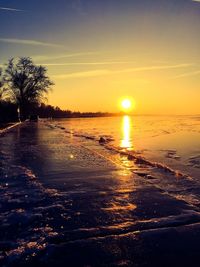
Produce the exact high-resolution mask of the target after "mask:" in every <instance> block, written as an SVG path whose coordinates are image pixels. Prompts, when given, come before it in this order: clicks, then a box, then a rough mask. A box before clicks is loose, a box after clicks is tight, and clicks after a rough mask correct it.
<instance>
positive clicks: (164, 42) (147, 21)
mask: <svg viewBox="0 0 200 267" xmlns="http://www.w3.org/2000/svg"><path fill="white" fill-rule="evenodd" d="M0 25H1V27H0V64H1V65H2V64H4V63H6V61H7V60H8V59H9V58H11V57H20V56H28V57H31V58H32V59H33V61H34V62H35V63H36V64H41V65H44V66H46V67H47V69H48V74H49V76H50V78H51V79H52V80H53V81H54V83H55V85H54V87H53V90H52V92H51V93H49V97H48V98H49V100H48V103H49V104H52V105H55V106H59V107H61V108H63V109H70V110H74V111H82V112H85V111H93V112H95V111H108V112H118V111H119V110H120V107H119V101H121V99H123V98H125V97H126V98H130V99H132V100H133V101H134V103H135V105H134V106H135V109H134V112H135V113H136V114H200V105H199V100H200V0H193V1H192V0H101V1H100V0H57V1H55V0H54V1H53V0H28V1H27V0H0Z"/></svg>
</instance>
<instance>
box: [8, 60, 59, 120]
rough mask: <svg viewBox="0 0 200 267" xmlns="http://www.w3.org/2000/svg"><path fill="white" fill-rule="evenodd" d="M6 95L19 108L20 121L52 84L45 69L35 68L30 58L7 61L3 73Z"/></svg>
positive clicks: (41, 67) (40, 100)
mask: <svg viewBox="0 0 200 267" xmlns="http://www.w3.org/2000/svg"><path fill="white" fill-rule="evenodd" d="M3 78H4V83H5V85H6V86H5V88H6V94H7V95H9V98H10V99H11V101H13V102H14V103H16V104H17V105H18V107H19V110H20V113H21V117H22V119H25V118H27V116H28V115H29V114H28V113H29V112H30V108H31V107H33V106H34V105H38V104H40V103H41V102H42V101H44V100H45V99H46V95H47V93H48V92H49V90H50V89H51V86H52V85H53V84H54V83H53V82H52V81H51V80H50V79H49V77H48V76H47V69H46V68H45V67H43V66H37V65H35V64H34V63H33V61H32V59H31V58H28V57H22V58H19V59H18V60H15V59H14V58H12V59H10V60H9V61H8V64H7V65H6V68H5V71H4V76H3Z"/></svg>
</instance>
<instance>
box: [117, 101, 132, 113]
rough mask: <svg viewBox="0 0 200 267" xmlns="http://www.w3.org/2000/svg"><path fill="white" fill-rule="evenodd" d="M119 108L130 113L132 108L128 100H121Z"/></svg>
mask: <svg viewBox="0 0 200 267" xmlns="http://www.w3.org/2000/svg"><path fill="white" fill-rule="evenodd" d="M120 106H121V109H122V110H123V111H126V112H127V111H130V110H131V109H132V108H133V101H132V100H131V99H129V98H125V99H122V100H121V103H120Z"/></svg>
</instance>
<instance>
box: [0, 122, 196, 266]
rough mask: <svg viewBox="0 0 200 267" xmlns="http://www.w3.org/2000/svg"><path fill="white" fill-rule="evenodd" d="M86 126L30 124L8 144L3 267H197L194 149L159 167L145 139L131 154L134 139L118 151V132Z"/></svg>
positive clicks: (3, 169) (3, 142) (172, 154)
mask: <svg viewBox="0 0 200 267" xmlns="http://www.w3.org/2000/svg"><path fill="white" fill-rule="evenodd" d="M86 120H87V119H86ZM102 120H103V118H102ZM108 120H109V119H108ZM115 120H116V121H117V119H115ZM126 120H127V119H125V124H123V125H125V126H126V128H127V124H126ZM85 122H87V123H85ZM179 122H180V121H179ZM84 123H85V124H87V125H88V126H87V127H88V128H90V129H91V128H92V121H90V123H88V121H84V119H82V121H80V120H78V119H77V120H74V121H70V120H66V121H64V122H63V121H59V120H57V121H56V120H55V121H51V120H40V121H39V122H38V123H34V122H24V123H22V124H19V125H17V126H16V127H13V128H12V129H10V130H9V131H7V132H5V133H2V134H1V135H0V175H1V184H0V197H1V205H0V211H1V212H0V220H1V224H0V236H1V237H0V240H1V241H0V251H1V252H0V253H1V254H0V262H1V265H2V266H20V267H21V266H134V267H135V266H139V267H140V266H142V267H143V266H154V267H155V266H166V267H169V266H182V267H183V266H198V263H199V261H200V256H199V249H198V247H199V242H200V241H199V240H200V186H199V181H198V172H199V169H198V166H197V165H198V160H196V161H195V162H192V161H191V163H195V164H193V165H190V166H189V165H188V166H187V167H186V164H184V160H185V161H186V156H185V155H186V152H185V151H186V149H185V150H184V151H183V150H180V151H179V150H178V149H170V148H169V147H166V146H165V150H164V151H162V152H161V155H162V153H163V152H164V155H165V157H163V159H165V161H162V160H160V159H161V158H162V156H159V160H160V161H158V160H156V156H155V154H156V153H153V152H154V151H155V148H152V149H151V150H150V149H149V150H148V151H144V150H143V148H142V147H140V140H139V139H138V140H139V141H138V142H137V146H138V147H137V149H135V151H134V150H133V149H131V148H132V147H133V145H130V144H129V143H128V142H133V141H134V140H132V139H131V137H130V136H128V135H126V133H128V130H127V131H125V132H123V130H122V133H123V134H124V137H123V138H121V141H124V142H122V144H121V146H120V145H117V144H116V140H117V136H116V135H115V134H114V130H113V134H112V135H111V133H108V132H105V134H104V135H103V134H102V133H100V134H99V132H98V129H96V128H95V129H93V131H92V132H89V131H87V130H86V128H84V127H83V124H84ZM99 124H100V125H101V124H104V125H105V124H106V123H105V122H103V121H102V122H99ZM196 124H198V123H196ZM70 125H71V126H70ZM76 125H80V129H79V128H78V126H76ZM110 125H111V124H110ZM179 125H181V124H179ZM192 125H193V126H192V127H189V128H187V129H196V128H195V127H194V124H192ZM75 126H76V127H75ZM129 126H130V124H129ZM153 128H154V125H153ZM155 128H156V127H155ZM169 128H170V129H172V130H173V129H175V128H176V127H174V128H173V127H171V124H170V127H169ZM75 129H76V131H75ZM81 129H82V130H81ZM123 129H124V128H123ZM148 131H149V130H148V129H147V131H146V133H148ZM198 131H199V130H198V128H197V131H196V132H194V131H193V133H194V135H196V134H197V132H198ZM97 132H98V135H97ZM138 133H139V131H138ZM193 133H192V134H193ZM198 133H199V132H198ZM164 134H166V133H164ZM180 134H181V135H183V134H186V131H185V128H184V131H181V132H180ZM101 135H102V136H101ZM168 135H169V136H172V137H173V132H172V133H168V134H167V135H164V136H168ZM100 136H101V137H102V138H103V139H102V140H103V142H102V143H101V142H100V143H99V138H100ZM162 136H163V135H162ZM162 136H161V134H159V138H161V140H162V138H163V137H162ZM167 138H168V137H167ZM170 138H171V137H170ZM178 138H179V137H178ZM156 140H157V139H156ZM167 140H169V139H167ZM149 143H150V142H149ZM157 143H159V142H157ZM163 143H164V141H163ZM167 143H168V141H167ZM176 143H177V142H176ZM143 144H145V146H146V147H149V146H150V145H148V138H146V139H145V137H144V138H143ZM185 147H186V146H185ZM173 148H174V147H173ZM196 148H197V150H195V151H196V152H195V153H196V154H194V151H190V154H188V157H187V160H188V161H189V160H190V159H191V160H192V157H193V159H198V158H197V156H198V153H199V151H198V147H196ZM196 148H195V149H196ZM158 150H160V147H159V148H158ZM142 152H143V153H142ZM179 152H180V153H179ZM188 153H189V152H188ZM166 155H167V156H166ZM176 156H180V157H181V159H179V158H178V157H176ZM157 159H158V155H157ZM182 159H183V160H182ZM175 163H176V164H175ZM175 167H176V168H175ZM188 170H189V172H188Z"/></svg>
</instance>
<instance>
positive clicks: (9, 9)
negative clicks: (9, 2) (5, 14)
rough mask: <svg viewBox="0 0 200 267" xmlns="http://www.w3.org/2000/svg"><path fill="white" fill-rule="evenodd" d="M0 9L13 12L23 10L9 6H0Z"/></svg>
mask: <svg viewBox="0 0 200 267" xmlns="http://www.w3.org/2000/svg"><path fill="white" fill-rule="evenodd" d="M0 10H4V11H14V12H23V11H24V10H22V9H17V8H11V7H2V6H1V7H0Z"/></svg>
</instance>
